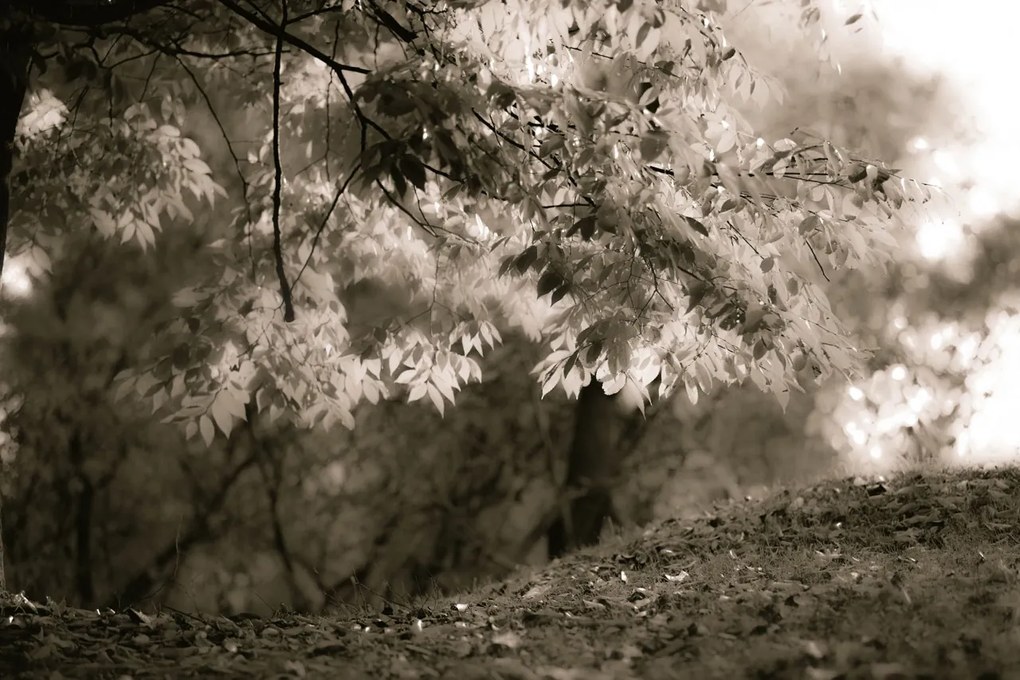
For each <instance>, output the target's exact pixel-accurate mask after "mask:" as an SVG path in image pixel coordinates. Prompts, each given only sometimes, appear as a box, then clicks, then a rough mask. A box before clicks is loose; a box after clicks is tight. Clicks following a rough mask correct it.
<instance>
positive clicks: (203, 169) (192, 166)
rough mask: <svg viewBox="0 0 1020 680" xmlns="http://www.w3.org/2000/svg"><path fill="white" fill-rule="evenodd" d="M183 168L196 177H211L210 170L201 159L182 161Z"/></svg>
mask: <svg viewBox="0 0 1020 680" xmlns="http://www.w3.org/2000/svg"><path fill="white" fill-rule="evenodd" d="M184 167H186V168H187V169H188V170H191V171H192V172H193V173H195V174H198V175H211V174H212V170H210V169H209V166H208V165H207V164H206V162H205V161H203V160H202V159H201V158H187V159H185V161H184Z"/></svg>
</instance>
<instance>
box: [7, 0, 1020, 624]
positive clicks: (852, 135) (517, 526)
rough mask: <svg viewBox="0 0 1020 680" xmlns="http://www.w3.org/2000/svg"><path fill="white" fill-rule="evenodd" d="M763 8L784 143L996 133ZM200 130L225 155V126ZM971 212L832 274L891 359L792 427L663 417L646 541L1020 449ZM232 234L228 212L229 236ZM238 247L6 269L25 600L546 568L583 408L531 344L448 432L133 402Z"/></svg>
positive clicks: (291, 602)
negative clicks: (867, 477)
mask: <svg viewBox="0 0 1020 680" xmlns="http://www.w3.org/2000/svg"><path fill="white" fill-rule="evenodd" d="M762 4H763V5H764V7H763V8H762V9H751V10H746V11H741V12H737V13H735V14H734V15H733V16H731V17H730V18H729V19H728V20H729V21H730V23H731V24H732V25H731V26H728V27H727V29H728V30H729V31H730V34H731V35H733V36H734V41H735V42H736V41H739V45H740V48H741V50H742V51H744V52H746V53H748V54H749V55H752V56H757V63H758V64H760V65H762V66H763V67H767V68H768V69H769V70H770V71H771V72H772V74H773V75H775V76H777V77H779V78H780V79H781V80H782V81H783V82H784V84H785V86H786V88H787V92H786V97H785V101H784V103H783V104H782V105H777V106H774V107H772V108H770V109H768V110H763V111H747V112H745V113H746V115H748V116H749V117H751V118H753V119H755V120H756V122H758V123H761V124H763V125H765V126H766V129H769V130H770V131H773V132H775V133H776V135H777V136H782V135H784V134H788V133H789V131H790V130H791V129H793V128H794V127H801V128H805V129H810V130H812V131H816V132H818V133H819V134H821V135H822V136H826V137H829V138H831V139H833V140H834V141H837V142H839V143H842V144H846V145H848V146H851V147H856V148H858V149H861V150H862V151H863V152H864V153H867V154H872V155H874V156H878V157H881V158H883V159H885V160H887V161H889V162H891V163H893V164H894V165H895V166H896V167H903V168H904V169H905V170H906V171H907V174H908V175H911V174H913V175H915V176H918V177H920V178H922V179H928V175H929V174H931V173H932V172H939V168H942V169H943V170H944V167H943V166H945V165H946V163H945V162H942V163H939V162H938V154H939V152H940V149H941V148H942V145H943V144H944V143H945V144H948V141H947V140H952V141H953V143H954V144H956V145H959V144H960V140H961V139H964V138H965V137H966V134H965V133H966V131H967V130H970V129H971V127H970V123H969V121H968V120H967V119H965V118H962V117H960V116H956V115H950V114H949V113H947V112H954V111H956V110H958V109H960V108H962V107H963V105H964V103H965V102H963V101H960V100H958V99H956V97H958V93H955V92H954V91H953V90H952V88H951V87H950V85H951V83H948V84H947V82H945V81H944V80H942V79H940V78H939V77H938V75H937V74H931V73H925V72H923V71H922V72H918V71H916V70H908V68H907V67H906V66H905V65H904V61H903V60H902V59H900V60H897V59H896V58H895V57H894V56H892V55H890V54H888V53H886V52H884V51H883V50H882V49H880V48H879V47H876V45H877V38H875V36H874V35H871V34H868V33H867V31H865V32H864V33H862V34H860V35H857V36H850V37H844V38H842V40H843V42H844V43H846V44H839V45H833V44H832V42H833V41H835V38H833V39H832V40H831V41H830V40H826V41H825V42H824V43H823V48H822V52H823V54H825V55H826V58H825V59H823V60H821V61H819V60H818V59H817V58H816V55H817V54H818V51H819V49H818V44H811V43H810V42H809V41H805V42H803V43H797V42H791V41H789V40H787V39H786V38H783V39H782V40H781V41H779V40H778V39H777V37H776V36H785V35H788V34H789V33H791V32H790V31H786V32H784V26H788V24H786V23H784V22H791V21H793V22H795V21H797V20H798V16H797V14H796V12H795V11H791V10H790V7H791V5H789V4H783V3H762ZM795 4H796V3H794V5H795ZM830 28H831V31H832V35H835V34H837V33H839V32H840V29H839V27H830ZM875 30H876V29H874V27H872V32H873V33H874V31H875ZM816 39H817V40H819V41H820V40H821V38H820V37H817V36H816ZM779 44H782V45H783V46H784V47H783V48H782V49H779V48H778V47H777V45H779ZM194 124H195V126H196V129H195V130H194V131H193V134H194V135H195V136H196V137H198V138H201V137H202V134H203V132H202V129H201V128H202V125H205V124H208V121H202V120H201V119H200V118H198V117H196V119H195V121H194ZM209 153H211V151H210V152H209ZM944 160H945V159H944V158H943V161H944ZM216 162H217V159H215V158H213V159H211V164H212V165H214V166H215V165H216ZM218 162H220V163H225V162H227V159H218ZM949 174H951V173H944V172H943V175H944V176H943V177H942V178H941V179H942V183H943V184H944V185H946V189H947V190H948V193H950V194H952V193H953V190H954V189H956V188H960V187H962V188H963V189H964V190H966V189H968V188H972V186H973V184H974V180H973V178H969V177H968V176H967V175H966V173H965V172H964V173H958V174H957V176H948V175H949ZM228 208H229V206H228V207H226V208H223V209H224V210H226V209H228ZM947 214H951V215H961V217H958V218H954V219H955V220H956V221H957V222H959V226H958V228H957V230H956V231H953V229H952V228H950V227H949V226H946V224H945V223H942V222H939V223H938V224H936V225H935V226H932V225H915V226H916V227H917V229H916V230H915V233H916V237H917V241H916V244H915V243H912V244H907V245H908V249H907V250H908V251H909V252H911V253H913V255H912V256H911V257H907V258H905V259H903V260H902V261H900V262H899V263H897V265H896V266H895V267H893V268H890V270H889V271H858V272H853V273H851V274H848V275H845V276H842V277H841V278H839V279H836V280H833V281H832V282H831V283H830V286H831V289H832V293H831V294H832V297H833V300H834V301H835V304H836V306H837V309H838V312H839V313H840V314H841V315H843V316H844V317H845V318H847V319H848V320H850V321H851V322H852V323H853V324H854V327H855V328H856V329H857V332H858V333H859V334H860V337H861V342H862V346H863V347H865V348H867V349H870V350H872V352H873V356H872V360H871V362H870V363H869V366H868V368H869V373H868V374H866V375H864V376H862V377H861V378H860V379H859V380H857V381H855V382H854V383H853V384H848V383H847V382H845V381H840V382H838V383H832V384H829V385H825V386H823V387H822V388H820V389H813V390H811V391H809V392H806V393H805V394H802V395H797V396H796V397H795V398H794V399H793V400H792V401H791V404H790V406H789V408H788V409H787V410H786V412H785V413H784V412H783V411H782V410H781V409H780V408H779V406H778V405H777V404H776V403H775V402H774V401H773V400H772V399H771V398H769V397H766V396H764V395H762V394H760V393H758V392H757V391H756V390H755V388H754V387H753V386H747V387H739V386H738V387H730V388H727V389H720V390H717V391H716V392H715V393H713V394H710V395H708V396H703V397H702V398H701V399H700V400H699V401H698V402H697V403H691V402H690V401H689V400H688V399H687V397H686V396H684V395H677V396H676V397H674V398H673V399H672V400H671V401H670V402H668V403H659V404H655V405H653V406H652V408H651V409H650V410H649V413H648V416H647V419H646V420H645V421H643V423H642V426H641V427H636V428H631V429H630V430H628V434H627V437H626V439H625V441H624V442H623V443H622V445H621V451H620V455H621V456H626V465H625V474H624V475H623V479H622V480H621V484H620V488H619V489H618V493H617V494H616V497H615V499H614V503H615V506H616V513H615V514H616V516H617V518H618V520H619V521H620V523H622V524H624V525H640V524H643V523H647V522H651V521H655V520H658V519H663V518H665V517H674V516H678V515H680V516H682V515H685V514H690V513H698V512H701V511H704V510H705V509H706V508H708V507H710V505H711V504H712V503H713V502H717V501H720V500H726V499H732V498H739V497H742V496H744V495H746V494H754V493H758V492H760V491H761V490H762V489H764V488H766V487H768V486H771V485H774V484H779V483H796V482H802V481H806V480H810V479H815V478H818V477H821V476H825V475H832V474H873V473H884V472H887V471H890V470H893V469H898V468H902V467H905V466H913V465H919V464H945V463H949V464H956V463H958V462H961V461H963V462H977V463H981V462H988V461H1000V460H1006V459H1008V458H1009V457H1011V456H1013V455H1014V453H1015V449H1016V435H1015V434H1013V433H1012V432H1009V431H1008V430H1004V428H1002V427H1001V424H1002V421H1005V422H1006V423H1007V424H1008V422H1009V419H1010V418H1012V417H1013V411H1015V408H1014V407H1015V406H1016V404H1018V403H1020V395H1015V394H1013V392H1012V390H1013V389H1015V387H1013V383H1015V382H1016V381H1015V376H1016V375H1017V374H1018V372H1020V321H1018V315H1017V305H1018V304H1020V302H1018V300H1020V297H1018V294H1017V290H1016V284H1015V282H1016V281H1017V276H1016V274H1017V271H1016V270H1017V267H1018V266H1020V265H1017V251H1018V248H1020V236H1018V233H1020V232H1018V230H1017V227H1018V224H1017V222H1016V220H1015V219H1012V218H1009V217H1006V216H1004V215H1000V214H992V215H990V216H985V217H984V218H983V219H980V220H977V219H974V220H970V221H968V219H969V218H968V217H967V215H966V210H965V209H963V208H961V207H960V206H953V205H951V206H950V207H949V208H948V209H947ZM221 218H222V215H217V214H216V213H215V212H211V213H210V215H209V217H208V223H209V224H215V223H216V221H217V219H221ZM215 232H216V229H215V227H210V228H208V229H206V230H204V231H202V232H201V233H200V232H191V231H189V230H188V229H178V230H168V232H167V233H166V234H164V235H163V236H162V237H161V239H162V243H161V244H160V248H159V249H158V250H157V252H156V254H152V253H148V254H140V255H138V256H136V257H125V256H124V255H123V251H121V250H119V249H118V247H117V246H116V244H110V243H108V242H107V241H105V240H104V239H102V238H99V237H90V236H89V235H88V234H84V233H77V232H71V233H68V235H67V236H66V238H67V239H68V243H67V244H66V247H65V248H63V249H62V252H64V253H66V255H65V256H63V257H61V258H60V259H59V260H58V261H55V262H53V266H52V275H51V276H49V277H47V278H45V279H42V278H34V277H31V272H30V271H25V270H24V269H23V268H22V269H21V270H19V268H18V263H17V261H16V260H15V261H13V262H12V263H11V265H10V266H9V267H8V269H7V270H6V271H5V291H6V296H7V300H6V303H5V305H6V306H5V312H4V335H3V342H2V351H3V361H4V365H5V366H6V367H7V368H8V370H6V371H5V376H6V378H5V379H6V382H5V384H4V394H5V401H4V410H5V413H6V422H5V426H4V431H5V437H6V439H5V441H4V444H3V449H2V454H3V458H2V464H3V474H2V476H0V483H2V492H3V495H4V499H5V503H6V511H7V521H6V523H5V526H4V538H5V540H6V542H7V546H8V555H7V558H8V561H9V566H10V571H11V573H12V574H13V578H14V583H15V584H16V587H18V588H19V589H24V590H25V591H26V592H27V593H29V594H30V595H31V596H34V597H41V596H46V595H48V596H51V597H53V598H55V599H58V600H66V601H68V602H71V603H74V604H77V605H81V606H102V605H113V606H116V605H121V604H136V605H141V606H145V605H159V604H164V605H170V606H173V607H176V608H179V609H183V610H198V611H204V612H216V611H220V612H226V613H236V612H242V611H248V612H255V613H266V612H269V611H272V610H274V609H276V608H277V607H279V606H281V605H285V606H289V607H293V608H295V609H299V610H307V611H322V610H324V609H328V608H329V607H332V606H339V605H343V604H361V603H370V604H379V603H380V602H382V601H384V600H386V599H395V600H398V601H406V600H407V598H410V597H412V596H416V595H427V594H429V593H433V592H436V590H437V589H440V590H448V589H456V588H460V587H465V586H469V585H471V584H472V583H473V582H475V581H476V580H478V579H485V578H490V577H498V576H499V575H500V574H503V573H505V572H506V571H507V570H509V569H512V568H514V567H515V566H517V565H520V564H529V563H539V562H541V561H542V560H544V559H545V554H544V550H545V546H544V528H545V527H546V526H548V522H549V518H550V517H551V516H552V515H553V514H555V512H556V511H557V508H558V503H559V500H558V499H557V497H556V493H557V492H556V490H557V489H558V488H560V484H561V482H562V479H563V475H564V474H565V470H564V467H565V457H566V452H567V450H568V447H569V442H570V437H571V434H572V418H573V411H572V409H573V404H572V403H571V402H569V401H568V400H567V399H566V398H564V397H562V396H561V395H560V394H559V392H554V393H553V394H551V395H550V396H548V397H546V398H545V399H540V398H539V388H538V386H537V385H536V383H535V380H534V378H533V377H532V376H531V375H530V374H529V372H530V370H531V369H532V367H533V366H534V365H535V362H536V361H537V358H538V355H537V354H536V353H535V350H534V348H532V347H530V346H529V344H528V342H527V340H526V339H524V338H522V337H516V336H508V337H506V338H505V340H506V342H505V343H504V345H503V346H502V347H500V348H498V349H497V350H495V351H493V352H491V353H490V354H489V355H488V356H487V358H486V360H485V363H486V365H485V367H484V368H485V371H484V375H485V380H484V382H483V383H481V384H479V385H474V386H472V387H470V388H468V389H465V390H464V392H463V394H462V395H461V396H460V398H459V402H458V405H457V408H455V409H452V410H450V411H449V412H448V413H447V414H446V416H445V418H441V417H440V416H439V415H438V414H436V413H435V411H434V410H433V409H430V408H428V407H426V406H423V405H421V404H411V405H408V404H404V403H399V402H395V401H394V402H385V401H384V402H383V403H380V404H379V405H377V406H368V405H366V406H364V407H361V409H360V410H359V412H358V413H357V420H358V423H357V427H356V428H355V429H354V430H353V431H350V432H348V431H345V430H340V429H337V430H334V431H330V432H319V431H310V432H309V431H296V430H293V429H281V428H279V427H268V426H266V425H264V424H263V423H260V422H259V421H258V420H257V419H255V418H254V417H253V414H249V415H250V416H252V417H251V419H250V422H249V426H248V427H247V428H244V429H239V430H236V431H235V432H233V433H232V435H231V437H230V438H229V440H227V441H221V440H216V441H214V444H213V446H212V448H211V449H205V448H204V447H202V446H201V445H196V443H195V442H191V443H188V442H186V441H185V439H184V437H183V436H182V435H181V433H180V432H179V431H178V430H177V429H175V428H174V427H173V426H171V425H166V424H163V423H160V422H158V421H157V420H155V419H154V418H153V417H152V416H151V415H150V414H149V413H148V412H147V410H145V409H143V408H141V407H140V406H138V405H135V404H133V403H132V402H131V401H130V400H127V401H115V399H114V396H113V394H112V393H111V384H112V381H113V377H114V375H116V373H117V372H118V371H120V370H121V369H122V368H124V367H126V366H130V365H132V362H133V361H137V360H138V357H137V356H136V348H137V347H139V346H140V345H141V344H142V343H141V341H140V340H141V339H142V338H145V337H148V336H149V335H151V334H153V333H155V332H157V329H158V327H159V325H160V323H162V322H163V321H165V320H166V319H167V318H169V317H171V316H173V314H174V313H175V310H174V308H173V306H172V304H171V301H170V299H171V295H172V292H173V291H174V290H176V289H178V288H180V287H181V286H182V285H184V284H185V283H186V282H187V281H188V279H189V277H190V276H192V275H193V272H194V271H196V270H200V269H201V268H202V266H203V260H202V258H203V255H202V253H203V250H202V245H203V244H204V243H207V242H208V241H210V240H212V239H213V238H214V237H215ZM954 239H955V240H954ZM947 244H948V245H947ZM964 244H966V247H964ZM19 277H20V278H19ZM406 297H407V296H406V295H405V294H403V293H402V292H401V291H387V290H376V289H372V290H368V289H357V290H351V291H349V302H350V305H349V308H350V309H351V310H352V319H351V323H358V322H359V321H360V322H364V323H369V324H370V323H371V322H372V321H373V319H372V318H371V317H372V315H374V314H378V313H379V310H380V309H391V308H394V307H399V306H400V305H404V304H408V303H407V302H406ZM359 310H360V311H359ZM359 315H362V318H360V319H359V318H358V317H359ZM1013 429H1015V428H1013Z"/></svg>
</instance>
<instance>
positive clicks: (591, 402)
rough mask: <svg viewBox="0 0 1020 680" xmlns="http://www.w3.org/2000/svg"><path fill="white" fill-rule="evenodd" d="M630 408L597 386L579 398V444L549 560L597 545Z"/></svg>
mask: <svg viewBox="0 0 1020 680" xmlns="http://www.w3.org/2000/svg"><path fill="white" fill-rule="evenodd" d="M626 412H627V408H626V406H625V405H624V404H622V403H621V402H620V400H619V398H618V397H617V396H616V395H614V396H608V395H606V393H605V392H604V391H603V390H602V385H601V383H599V382H597V381H595V380H593V381H592V382H591V383H589V384H588V385H586V386H584V387H582V388H581V394H580V395H579V396H578V398H577V408H576V419H575V422H574V438H573V441H572V442H571V445H570V458H569V460H568V463H567V480H566V490H565V502H564V506H565V507H564V509H563V512H562V513H561V514H560V516H559V517H558V518H557V519H556V521H555V522H554V523H553V525H552V526H551V527H550V528H549V534H548V541H549V557H550V558H552V557H559V556H560V555H563V554H564V553H565V552H567V551H568V550H571V549H574V548H579V547H582V546H585V545H592V544H594V543H597V542H598V540H599V535H600V534H601V533H602V525H603V524H604V523H605V520H606V518H607V517H609V516H610V515H611V514H612V489H613V487H614V486H615V485H616V483H617V480H618V477H619V474H620V463H621V462H622V458H623V452H622V451H620V443H621V442H620V438H621V435H622V433H623V430H624V426H625V424H626V420H627V419H626Z"/></svg>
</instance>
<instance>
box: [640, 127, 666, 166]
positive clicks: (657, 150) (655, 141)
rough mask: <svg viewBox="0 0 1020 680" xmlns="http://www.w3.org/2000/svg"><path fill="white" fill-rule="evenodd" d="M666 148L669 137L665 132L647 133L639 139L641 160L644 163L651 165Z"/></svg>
mask: <svg viewBox="0 0 1020 680" xmlns="http://www.w3.org/2000/svg"><path fill="white" fill-rule="evenodd" d="M667 146H669V137H668V136H667V135H666V133H665V132H662V131H661V130H656V131H653V132H649V133H648V134H646V135H645V136H644V137H642V138H641V145H640V151H641V158H642V159H643V160H644V161H645V162H646V163H651V162H652V161H654V160H655V159H656V158H658V157H659V156H661V155H662V152H663V151H665V150H666V147H667Z"/></svg>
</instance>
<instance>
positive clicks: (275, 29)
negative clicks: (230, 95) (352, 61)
mask: <svg viewBox="0 0 1020 680" xmlns="http://www.w3.org/2000/svg"><path fill="white" fill-rule="evenodd" d="M219 2H220V4H221V5H223V6H224V7H226V8H227V9H229V10H230V11H231V12H233V13H234V14H236V15H237V16H239V17H241V18H242V19H244V20H245V21H247V22H248V23H250V24H251V25H252V26H255V27H256V28H258V29H259V30H261V31H263V32H264V33H268V34H269V35H272V36H275V37H276V39H277V40H280V41H282V42H285V43H287V44H288V45H291V46H293V47H296V48H298V49H299V50H301V51H302V52H304V53H305V54H307V55H308V56H310V57H313V58H314V59H317V60H318V61H320V62H322V63H323V64H325V65H326V66H328V67H329V68H331V69H332V70H333V71H335V72H336V73H338V74H341V75H342V74H343V72H344V71H349V72H351V73H363V74H368V73H371V71H370V70H369V69H367V68H362V67H360V66H351V65H349V64H341V63H340V62H338V61H337V60H336V59H333V58H332V57H330V56H329V55H328V54H326V53H325V52H323V51H322V50H320V49H318V48H317V47H315V46H314V45H311V44H310V43H308V42H306V41H304V40H302V39H301V38H299V37H297V36H296V35H293V34H291V33H288V32H287V30H286V28H284V27H283V26H277V25H276V24H274V23H273V22H271V21H266V20H265V19H263V18H262V17H260V16H258V15H257V14H255V13H254V12H251V11H249V10H246V9H245V8H244V7H241V6H240V5H238V4H237V3H236V2H234V0H219ZM285 6H286V5H285Z"/></svg>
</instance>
